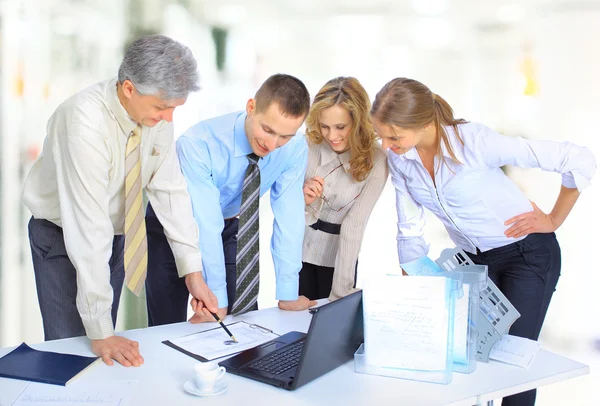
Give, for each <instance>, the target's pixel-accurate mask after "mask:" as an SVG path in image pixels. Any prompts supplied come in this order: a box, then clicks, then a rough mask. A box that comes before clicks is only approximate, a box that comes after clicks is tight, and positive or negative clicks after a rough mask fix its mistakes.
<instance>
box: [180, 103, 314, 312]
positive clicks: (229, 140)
mask: <svg viewBox="0 0 600 406" xmlns="http://www.w3.org/2000/svg"><path fill="white" fill-rule="evenodd" d="M245 119H246V113H244V112H236V113H231V114H227V115H224V116H220V117H216V118H212V119H209V120H205V121H201V122H199V123H198V124H196V125H194V126H193V127H191V128H190V129H188V130H187V131H186V132H185V133H184V134H183V135H182V136H181V137H179V139H178V140H177V155H178V156H179V161H180V163H181V170H182V171H183V174H184V176H185V178H186V180H187V185H188V190H189V192H190V197H191V199H192V206H193V210H194V217H195V219H196V222H197V223H198V228H199V232H200V252H201V253H202V265H203V272H204V277H205V279H206V282H207V284H208V287H209V288H210V289H211V290H212V291H213V293H214V294H215V295H216V297H217V299H218V300H219V307H220V308H221V307H227V305H228V301H227V283H226V280H225V256H224V253H223V241H222V239H221V233H222V232H223V227H224V224H225V223H224V219H225V218H230V217H234V216H237V215H238V214H239V212H240V205H241V200H242V183H243V180H244V175H245V172H246V168H247V167H248V158H247V155H248V154H250V153H251V152H252V148H251V147H250V144H249V142H248V138H247V136H246V131H245V130H244V122H245ZM307 160H308V147H307V145H306V140H305V139H304V135H302V134H300V133H298V134H296V135H295V136H294V137H292V139H291V140H290V141H288V142H287V143H286V144H285V145H284V146H283V147H281V148H278V149H276V150H275V151H273V152H271V153H270V154H269V155H267V156H266V157H264V158H261V159H260V160H259V162H258V166H259V168H260V195H261V196H262V195H263V194H265V193H266V192H267V190H269V189H270V190H271V208H272V210H273V215H274V218H275V220H274V222H273V237H272V238H271V253H272V255H273V262H274V265H275V277H276V281H277V289H276V298H277V299H278V300H296V299H297V298H298V272H300V268H301V267H302V242H303V239H304V195H303V194H302V186H303V184H304V172H305V171H306V163H307Z"/></svg>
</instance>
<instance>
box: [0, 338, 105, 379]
mask: <svg viewBox="0 0 600 406" xmlns="http://www.w3.org/2000/svg"><path fill="white" fill-rule="evenodd" d="M98 359H99V358H97V357H83V356H81V355H72V354H60V353H57V352H47V351H38V350H34V349H33V348H31V347H29V346H28V345H27V344H25V343H23V344H21V345H20V346H18V347H17V348H15V349H14V350H12V351H11V352H9V353H8V354H6V355H5V356H4V357H2V358H0V377H2V378H12V379H22V380H25V381H34V382H42V383H50V384H53V385H63V386H65V385H67V384H68V383H69V382H70V381H71V380H72V379H73V378H75V377H76V376H77V375H78V374H79V373H81V372H82V371H83V370H84V369H86V368H87V367H89V366H90V365H92V364H93V363H94V362H96V361H97V360H98Z"/></svg>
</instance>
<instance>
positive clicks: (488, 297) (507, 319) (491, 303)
mask: <svg viewBox="0 0 600 406" xmlns="http://www.w3.org/2000/svg"><path fill="white" fill-rule="evenodd" d="M436 263H437V264H438V265H439V266H440V267H441V268H442V269H444V270H446V271H456V270H457V269H456V268H458V267H470V266H475V264H474V263H473V261H471V259H470V258H469V257H468V256H467V254H466V253H465V252H464V251H463V250H462V249H460V248H449V249H445V250H443V251H442V253H441V254H440V257H439V258H438V259H437V260H436ZM519 317H521V314H520V313H519V312H518V311H517V309H515V307H514V306H513V305H512V303H510V302H509V301H508V299H507V298H506V297H505V296H504V295H503V294H502V292H500V289H498V287H497V286H496V285H495V284H494V282H492V280H491V279H490V278H487V286H486V287H483V288H482V289H481V290H480V291H479V317H478V319H477V331H478V340H477V361H481V362H488V361H489V359H490V350H491V349H492V347H493V346H494V344H495V343H496V342H498V341H500V339H502V336H503V335H504V334H507V333H508V330H509V329H510V326H512V324H513V323H514V322H515V320H516V319H518V318H519Z"/></svg>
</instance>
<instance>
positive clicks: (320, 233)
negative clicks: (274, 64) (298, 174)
mask: <svg viewBox="0 0 600 406" xmlns="http://www.w3.org/2000/svg"><path fill="white" fill-rule="evenodd" d="M370 107H371V103H370V101H369V96H368V95H367V92H366V91H365V89H364V88H363V87H362V85H361V84H360V83H359V81H358V80H356V79H355V78H351V77H339V78H335V79H332V80H330V81H329V82H327V83H326V84H325V86H323V87H322V88H321V90H319V92H318V93H317V95H316V96H315V99H314V101H313V104H312V106H311V108H310V111H309V114H308V117H307V119H306V135H307V138H308V145H309V152H308V167H307V170H306V175H305V183H304V202H305V203H306V231H305V234H304V247H303V251H302V270H301V271H300V288H299V293H300V294H301V295H304V296H306V297H308V298H309V299H312V300H314V299H321V298H326V297H328V298H329V299H330V300H334V299H338V298H340V297H343V296H345V295H347V294H349V293H352V292H353V291H354V290H355V286H356V269H357V260H358V253H359V251H360V245H361V242H362V238H363V234H364V231H365V227H366V225H367V220H368V219H369V216H370V214H371V211H372V210H373V207H374V206H375V203H376V202H377V199H378V198H379V196H380V195H381V192H382V191H383V187H384V185H385V182H386V179H387V176H388V170H387V163H386V158H387V157H386V155H385V153H384V152H383V150H382V149H381V147H380V146H379V144H378V143H377V141H376V137H375V133H374V131H373V126H372V124H371V121H370V118H369V109H370Z"/></svg>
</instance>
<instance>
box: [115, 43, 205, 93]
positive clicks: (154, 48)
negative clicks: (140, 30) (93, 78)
mask: <svg viewBox="0 0 600 406" xmlns="http://www.w3.org/2000/svg"><path fill="white" fill-rule="evenodd" d="M197 65H198V64H197V63H196V59H194V56H193V55H192V51H190V49H189V48H188V47H186V46H185V45H183V44H180V43H179V42H177V41H175V40H173V39H171V38H169V37H165V36H164V35H148V36H145V37H141V38H138V39H136V40H135V41H134V42H133V43H132V44H131V45H130V46H129V48H128V49H127V52H126V53H125V57H124V58H123V62H121V66H120V67H119V83H123V82H125V81H126V80H129V81H131V82H132V83H133V84H134V86H135V88H136V89H137V91H138V92H140V93H141V94H143V95H153V96H158V97H160V98H161V99H163V100H172V99H186V98H187V97H188V94H189V93H190V92H194V91H196V90H198V89H199V86H198V84H197V82H198V73H197Z"/></svg>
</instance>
